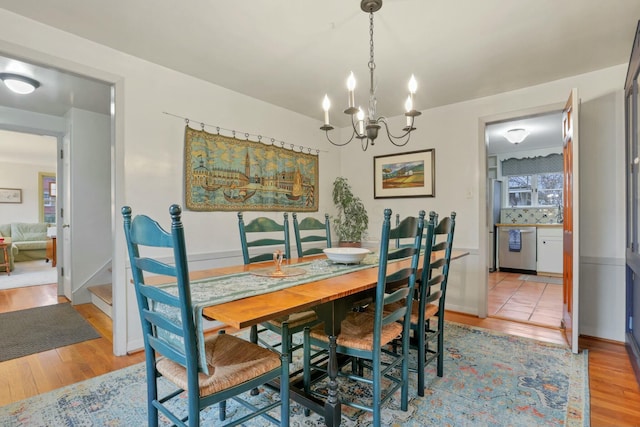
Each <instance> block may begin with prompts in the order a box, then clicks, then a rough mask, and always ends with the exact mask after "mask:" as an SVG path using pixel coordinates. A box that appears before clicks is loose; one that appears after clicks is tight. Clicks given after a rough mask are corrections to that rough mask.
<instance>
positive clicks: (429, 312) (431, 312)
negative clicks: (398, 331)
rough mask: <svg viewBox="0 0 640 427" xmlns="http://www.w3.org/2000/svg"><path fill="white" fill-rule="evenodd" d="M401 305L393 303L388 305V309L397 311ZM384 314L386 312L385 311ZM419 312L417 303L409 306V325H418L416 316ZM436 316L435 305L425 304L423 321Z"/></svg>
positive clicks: (436, 308) (436, 309) (436, 307)
mask: <svg viewBox="0 0 640 427" xmlns="http://www.w3.org/2000/svg"><path fill="white" fill-rule="evenodd" d="M401 305H402V303H393V304H389V305H388V307H389V308H391V307H393V309H394V310H395V309H397V308H398V307H400V306H401ZM385 312H386V310H385ZM389 312H390V311H389ZM419 312H420V307H419V304H417V303H415V302H414V303H413V304H411V323H412V324H414V325H415V324H417V323H418V314H419ZM437 314H438V306H437V305H436V304H427V305H426V307H425V309H424V318H425V320H428V319H431V318H432V317H433V316H435V315H437Z"/></svg>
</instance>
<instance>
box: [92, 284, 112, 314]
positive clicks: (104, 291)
mask: <svg viewBox="0 0 640 427" xmlns="http://www.w3.org/2000/svg"><path fill="white" fill-rule="evenodd" d="M87 290H88V291H89V292H90V293H91V303H92V304H93V305H95V306H96V307H98V308H99V309H100V310H102V311H103V312H104V313H105V314H106V315H107V316H109V317H112V316H111V307H112V306H113V293H112V290H111V283H107V284H105V285H96V286H90V287H89V288H87Z"/></svg>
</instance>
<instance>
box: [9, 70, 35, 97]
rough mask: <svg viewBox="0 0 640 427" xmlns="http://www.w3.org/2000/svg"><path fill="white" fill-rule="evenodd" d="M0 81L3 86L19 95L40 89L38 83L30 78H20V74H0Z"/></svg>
mask: <svg viewBox="0 0 640 427" xmlns="http://www.w3.org/2000/svg"><path fill="white" fill-rule="evenodd" d="M0 80H2V81H3V82H4V84H5V86H6V87H8V88H9V89H10V90H11V91H13V92H15V93H19V94H21V95H26V94H28V93H31V92H33V91H34V90H36V89H37V88H39V87H40V82H39V81H37V80H34V79H32V78H31V77H26V76H21V75H20V74H13V73H0Z"/></svg>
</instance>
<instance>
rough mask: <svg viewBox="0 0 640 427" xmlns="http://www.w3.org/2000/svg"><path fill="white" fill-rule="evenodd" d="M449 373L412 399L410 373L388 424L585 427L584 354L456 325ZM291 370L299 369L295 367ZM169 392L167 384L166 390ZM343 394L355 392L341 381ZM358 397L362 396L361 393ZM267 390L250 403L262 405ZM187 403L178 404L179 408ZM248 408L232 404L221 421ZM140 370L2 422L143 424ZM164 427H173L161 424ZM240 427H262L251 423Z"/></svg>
mask: <svg viewBox="0 0 640 427" xmlns="http://www.w3.org/2000/svg"><path fill="white" fill-rule="evenodd" d="M445 335H446V343H447V345H446V347H447V349H446V353H445V366H444V372H445V375H444V377H443V378H438V377H437V376H436V375H435V372H434V369H433V368H428V372H427V384H426V385H427V390H426V393H425V396H424V397H418V396H417V395H416V393H415V378H416V375H415V374H410V378H411V381H412V384H411V386H410V403H409V410H408V411H407V412H403V411H401V410H400V408H399V406H398V399H399V394H398V393H397V396H395V397H394V398H393V399H391V400H390V401H388V402H387V403H386V404H385V406H384V408H383V411H382V413H383V422H382V424H383V425H385V426H443V425H450V426H555V425H568V426H588V425H589V406H588V405H589V389H588V384H589V381H588V378H587V375H588V369H587V360H588V359H587V354H586V352H584V353H581V354H579V355H574V354H571V352H569V351H568V350H567V349H566V348H563V347H560V346H556V345H553V344H545V343H542V342H539V341H534V340H528V339H523V338H518V337H513V336H509V335H503V334H496V333H493V332H490V331H487V330H483V329H477V328H472V327H467V326H462V325H457V324H454V323H447V325H446V334H445ZM296 363H299V361H297V362H296ZM163 387H166V384H164V385H163ZM341 392H342V393H355V392H356V388H354V387H350V386H349V385H348V384H345V383H343V382H341ZM357 392H358V393H363V390H362V389H361V388H359V389H357ZM272 396H273V392H271V391H269V390H262V392H261V393H260V395H258V396H256V397H251V399H255V400H254V401H255V402H256V403H259V402H260V401H261V400H263V399H270V398H271V397H272ZM182 403H184V402H181V404H182ZM243 410H244V409H242V408H239V405H237V404H235V402H229V403H228V408H227V414H228V416H229V417H231V418H233V417H237V416H240V415H241V414H242V411H243ZM146 414H147V410H146V380H145V371H144V364H138V365H134V366H131V367H129V368H126V369H121V370H118V371H115V372H112V373H109V374H106V375H103V376H100V377H96V378H93V379H91V380H87V381H83V382H81V383H77V384H73V385H70V386H67V387H64V388H61V389H58V390H54V391H52V392H49V393H45V394H42V395H39V396H35V397H32V398H29V399H26V400H23V401H20V402H16V403H13V404H10V405H7V406H4V407H1V408H0V425H11V426H58V425H64V426H69V427H76V426H132V425H147V418H146ZM217 417H218V413H217V406H215V407H212V408H208V409H207V410H205V411H203V413H202V417H201V419H202V422H203V425H217V424H218V418H217ZM370 423H371V416H370V414H368V413H362V414H358V413H354V412H353V411H351V410H345V411H344V413H343V417H342V425H343V426H347V427H365V426H369V425H370ZM160 424H161V425H169V423H168V421H167V420H161V423H160ZM244 425H246V426H252V427H254V426H260V427H262V426H267V425H269V424H268V423H267V422H266V421H264V420H262V419H255V420H252V421H251V422H249V423H246V424H244ZM323 425H324V420H323V419H322V418H321V417H320V416H318V415H317V414H313V413H312V414H311V415H310V416H309V417H305V416H304V408H302V407H301V406H299V405H298V404H295V403H292V404H291V426H294V427H301V426H307V427H308V426H323Z"/></svg>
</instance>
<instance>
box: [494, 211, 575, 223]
mask: <svg viewBox="0 0 640 427" xmlns="http://www.w3.org/2000/svg"><path fill="white" fill-rule="evenodd" d="M559 212H560V209H559V208H558V207H549V208H504V209H501V210H500V222H501V223H502V224H557V223H558V222H562V220H559V216H558V214H559Z"/></svg>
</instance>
